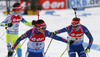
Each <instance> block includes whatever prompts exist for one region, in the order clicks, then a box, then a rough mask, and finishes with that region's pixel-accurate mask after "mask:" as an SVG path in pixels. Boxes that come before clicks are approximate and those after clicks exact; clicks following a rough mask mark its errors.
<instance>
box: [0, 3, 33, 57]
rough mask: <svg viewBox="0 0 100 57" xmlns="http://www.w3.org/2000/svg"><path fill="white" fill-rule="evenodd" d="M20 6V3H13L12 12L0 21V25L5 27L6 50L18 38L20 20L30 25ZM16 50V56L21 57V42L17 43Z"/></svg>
mask: <svg viewBox="0 0 100 57" xmlns="http://www.w3.org/2000/svg"><path fill="white" fill-rule="evenodd" d="M21 11H22V6H21V5H20V3H15V4H14V5H13V12H11V13H10V14H9V15H8V16H7V17H6V19H5V20H4V21H2V22H1V23H0V26H2V27H7V32H6V42H7V48H8V51H9V50H10V49H11V47H12V45H13V44H14V43H15V41H16V40H17V38H18V31H19V30H18V28H19V25H20V22H22V23H24V24H25V25H28V26H31V25H32V23H31V22H27V21H26V20H25V19H24V18H23V17H22V16H21V15H20V13H21ZM16 52H17V55H18V57H22V49H21V44H20V43H19V44H18V46H17V47H16Z"/></svg>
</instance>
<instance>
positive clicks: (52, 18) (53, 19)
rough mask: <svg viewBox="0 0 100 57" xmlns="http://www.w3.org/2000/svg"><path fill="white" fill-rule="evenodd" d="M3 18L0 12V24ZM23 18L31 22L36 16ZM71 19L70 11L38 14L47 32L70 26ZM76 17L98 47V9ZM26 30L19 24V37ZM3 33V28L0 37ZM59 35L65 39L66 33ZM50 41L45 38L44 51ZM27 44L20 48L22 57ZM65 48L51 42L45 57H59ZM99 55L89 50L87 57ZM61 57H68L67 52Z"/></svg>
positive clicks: (2, 45) (1, 47) (2, 50)
mask: <svg viewBox="0 0 100 57" xmlns="http://www.w3.org/2000/svg"><path fill="white" fill-rule="evenodd" d="M83 13H90V14H91V15H87V16H81V14H83ZM5 17H6V16H5V15H3V14H2V12H0V22H1V21H3V20H4V18H5ZM23 17H24V18H25V19H26V20H27V21H31V20H34V19H35V20H37V15H35V16H34V15H30V16H27V15H23ZM73 17H74V11H73V10H70V9H68V10H55V13H54V15H45V11H41V12H40V19H43V20H45V22H46V24H47V30H49V31H55V30H58V29H61V28H63V27H66V26H68V25H70V23H71V20H72V18H73ZM78 17H79V18H81V24H83V25H85V26H87V28H88V29H89V30H90V32H91V34H92V35H93V37H94V44H97V45H100V39H99V37H100V8H89V9H86V10H85V11H81V12H78ZM28 29H30V27H28V26H26V25H24V24H22V23H21V24H20V27H19V31H20V32H19V36H20V35H21V34H23V33H24V32H25V31H27V30H28ZM4 32H5V29H4V28H3V27H0V36H1V35H2V34H3V33H4ZM59 35H60V36H62V37H64V38H66V37H67V33H62V34H59ZM50 40H51V38H48V37H47V38H46V41H45V44H46V45H45V49H46V48H47V46H48V44H49V42H50ZM84 41H85V42H87V43H88V38H87V37H86V36H85V39H84ZM27 42H28V39H27V41H26V42H25V43H24V45H23V46H22V51H23V56H22V57H25V53H26V48H27ZM21 43H23V41H21ZM66 47H67V45H66V44H65V43H62V42H59V41H56V40H53V41H52V43H51V45H50V48H49V50H48V52H47V54H46V57H60V55H61V53H62V52H63V51H64V50H65V48H66ZM99 54H100V51H97V50H93V49H91V52H90V53H89V54H88V55H89V57H94V56H95V57H100V56H99ZM6 55H7V48H6V42H5V36H3V37H1V39H0V57H5V56H6ZM16 57H17V56H16ZM62 57H68V52H67V51H66V53H65V54H64V55H63V56H62Z"/></svg>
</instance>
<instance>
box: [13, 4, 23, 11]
mask: <svg viewBox="0 0 100 57" xmlns="http://www.w3.org/2000/svg"><path fill="white" fill-rule="evenodd" d="M22 8H23V7H22V6H21V5H19V6H17V7H13V10H14V11H19V10H20V9H22Z"/></svg>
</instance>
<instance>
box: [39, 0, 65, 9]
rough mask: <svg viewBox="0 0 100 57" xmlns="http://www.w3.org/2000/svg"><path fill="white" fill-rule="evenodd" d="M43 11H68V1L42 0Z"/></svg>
mask: <svg viewBox="0 0 100 57" xmlns="http://www.w3.org/2000/svg"><path fill="white" fill-rule="evenodd" d="M40 5H41V6H42V10H51V9H66V0H40Z"/></svg>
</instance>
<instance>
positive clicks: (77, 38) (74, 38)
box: [72, 37, 81, 40]
mask: <svg viewBox="0 0 100 57" xmlns="http://www.w3.org/2000/svg"><path fill="white" fill-rule="evenodd" d="M80 39H81V37H72V40H80Z"/></svg>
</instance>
